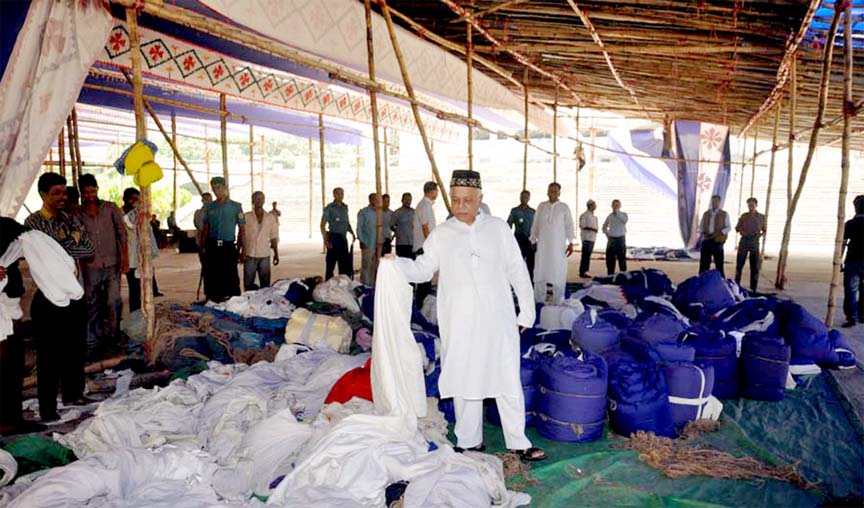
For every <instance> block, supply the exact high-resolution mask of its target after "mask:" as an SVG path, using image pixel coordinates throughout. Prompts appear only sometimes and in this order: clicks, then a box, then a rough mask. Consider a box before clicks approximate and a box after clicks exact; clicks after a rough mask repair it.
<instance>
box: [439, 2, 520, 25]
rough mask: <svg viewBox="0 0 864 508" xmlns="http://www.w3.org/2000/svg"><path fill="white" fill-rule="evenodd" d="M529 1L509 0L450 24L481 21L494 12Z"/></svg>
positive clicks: (464, 16) (460, 17)
mask: <svg viewBox="0 0 864 508" xmlns="http://www.w3.org/2000/svg"><path fill="white" fill-rule="evenodd" d="M527 1H528V0H507V1H506V2H502V3H500V4H496V5H493V6H492V7H489V8H488V9H484V10H482V11H477V12H475V13H468V14H465V15H462V16H459V19H454V20H453V21H451V22H450V23H461V22H463V21H467V20H468V18H471V19H480V18H482V17H483V16H485V15H487V14H492V13H493V12H496V11H500V10H502V9H507V8H508V7H513V6H514V5H519V4H522V3H525V2H527Z"/></svg>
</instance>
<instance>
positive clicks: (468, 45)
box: [465, 23, 528, 171]
mask: <svg viewBox="0 0 864 508" xmlns="http://www.w3.org/2000/svg"><path fill="white" fill-rule="evenodd" d="M471 28H472V27H471V24H470V23H466V24H465V32H466V33H465V37H466V42H465V60H466V61H465V70H466V79H467V92H468V97H467V99H468V101H467V107H468V119H469V120H470V119H472V118H474V80H473V79H472V76H471V71H472V70H473V67H474V58H473V57H474V48H473V44H474V43H473V41H472V35H471ZM524 92H525V97H526V98H527V97H528V89H527V88H526V89H525V90H524ZM526 100H527V99H526ZM468 171H474V129H473V128H472V127H471V126H470V125H469V126H468Z"/></svg>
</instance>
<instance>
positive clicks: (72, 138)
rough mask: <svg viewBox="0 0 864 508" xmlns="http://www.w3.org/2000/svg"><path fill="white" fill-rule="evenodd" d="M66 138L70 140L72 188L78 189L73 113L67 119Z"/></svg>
mask: <svg viewBox="0 0 864 508" xmlns="http://www.w3.org/2000/svg"><path fill="white" fill-rule="evenodd" d="M66 136H67V137H68V138H69V139H68V142H69V166H70V167H71V168H72V186H73V187H78V162H77V161H76V160H75V129H74V128H73V127H72V113H69V116H67V117H66Z"/></svg>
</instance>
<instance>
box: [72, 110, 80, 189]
mask: <svg viewBox="0 0 864 508" xmlns="http://www.w3.org/2000/svg"><path fill="white" fill-rule="evenodd" d="M72 128H73V129H74V130H75V136H74V138H73V139H74V140H75V145H74V146H75V168H76V171H77V173H78V178H80V177H81V170H82V167H83V166H82V165H83V161H82V160H81V136H80V135H79V134H78V112H77V111H76V110H75V106H72ZM76 184H77V181H76Z"/></svg>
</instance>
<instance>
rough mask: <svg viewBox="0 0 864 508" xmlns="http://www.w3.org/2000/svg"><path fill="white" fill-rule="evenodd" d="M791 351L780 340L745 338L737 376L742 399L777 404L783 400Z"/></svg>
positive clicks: (774, 338) (775, 338)
mask: <svg viewBox="0 0 864 508" xmlns="http://www.w3.org/2000/svg"><path fill="white" fill-rule="evenodd" d="M790 358H791V349H790V348H789V346H787V345H786V344H784V343H783V339H781V338H779V337H749V336H745V337H744V343H743V344H742V346H741V362H740V365H739V371H738V372H739V376H740V381H741V385H740V387H741V395H742V396H743V397H746V398H748V399H755V400H767V401H777V400H783V399H784V398H785V397H786V377H787V376H788V374H789V359H790Z"/></svg>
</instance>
